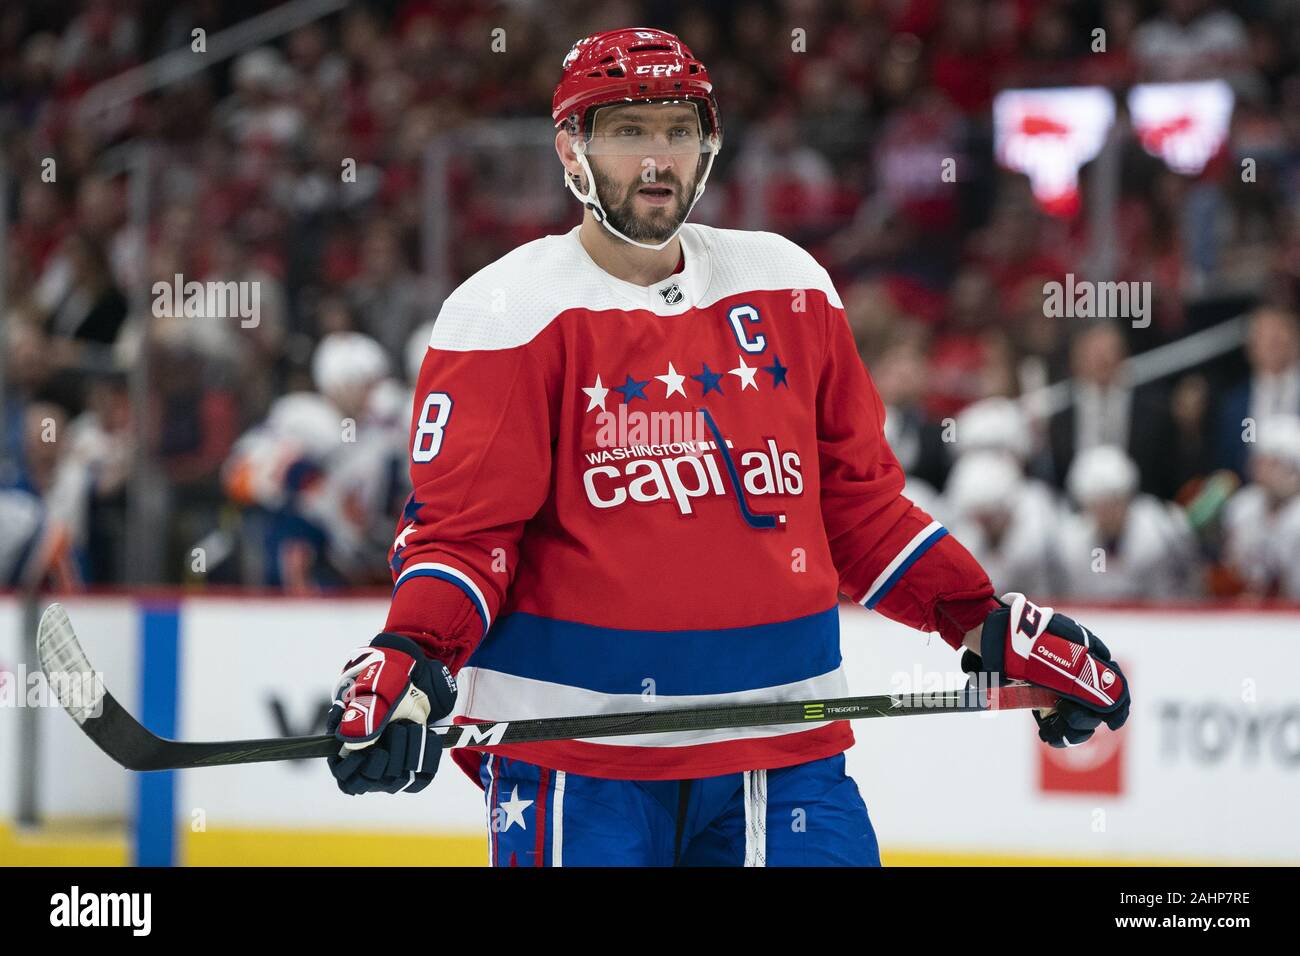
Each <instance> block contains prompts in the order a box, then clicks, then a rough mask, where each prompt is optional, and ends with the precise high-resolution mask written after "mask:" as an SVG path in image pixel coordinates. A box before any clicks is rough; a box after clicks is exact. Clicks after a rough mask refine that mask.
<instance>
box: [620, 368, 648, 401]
mask: <svg viewBox="0 0 1300 956" xmlns="http://www.w3.org/2000/svg"><path fill="white" fill-rule="evenodd" d="M649 384H650V379H646V380H645V381H644V382H638V381H637V380H636V379H634V378H633V377H632V376H631V375H629V376H628V377H627V381H626V382H624V383H623V384H622V385H615V386H614V391H616V392H621V393H622V395H623V404H625V405H626V404H627V403H629V402H631V401H632V399H634V398H641V399H645V401H647V402H648V401H650V399H648V398H646V394H645V387H646V386H647V385H649Z"/></svg>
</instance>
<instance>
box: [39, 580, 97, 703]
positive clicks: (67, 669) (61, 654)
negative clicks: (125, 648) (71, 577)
mask: <svg viewBox="0 0 1300 956" xmlns="http://www.w3.org/2000/svg"><path fill="white" fill-rule="evenodd" d="M36 655H37V657H38V658H39V659H40V662H41V670H43V671H44V672H45V676H46V678H47V679H48V680H49V682H50V689H51V690H52V691H53V692H54V694H55V696H56V697H57V699H58V701H59V703H60V704H62V705H63V709H64V710H66V711H67V712H68V713H69V714H71V715H72V719H73V720H75V721H76V722H77V723H79V724H81V725H83V726H84V725H85V723H86V721H88V720H90V719H91V718H92V717H98V716H100V714H102V713H103V710H104V696H105V691H104V681H103V678H102V677H101V676H100V675H99V674H97V673H96V672H95V669H94V668H93V667H91V666H90V659H89V658H87V657H86V652H85V651H83V650H82V649H81V644H80V642H79V641H78V640H77V634H76V632H75V631H74V630H73V629H72V621H71V620H70V619H69V618H68V612H67V610H66V609H65V608H64V607H63V605H62V604H51V605H50V606H49V607H47V608H46V609H45V612H44V613H43V614H42V615H41V621H40V624H39V625H38V626H37V628H36Z"/></svg>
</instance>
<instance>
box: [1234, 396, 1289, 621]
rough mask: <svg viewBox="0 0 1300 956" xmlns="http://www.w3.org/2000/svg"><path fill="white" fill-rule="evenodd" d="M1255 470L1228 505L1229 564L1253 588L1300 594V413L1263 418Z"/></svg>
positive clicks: (1248, 588) (1246, 586)
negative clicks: (1298, 568) (1299, 506)
mask: <svg viewBox="0 0 1300 956" xmlns="http://www.w3.org/2000/svg"><path fill="white" fill-rule="evenodd" d="M1249 471H1250V475H1251V481H1250V483H1249V484H1247V485H1245V486H1244V487H1242V488H1240V489H1238V490H1237V492H1236V493H1235V494H1234V495H1233V496H1232V497H1231V498H1230V499H1229V500H1228V504H1227V507H1226V508H1225V509H1224V514H1223V529H1224V548H1223V560H1224V564H1225V566H1226V567H1227V568H1228V570H1230V571H1231V572H1232V573H1233V574H1235V575H1236V577H1237V579H1238V580H1239V581H1240V583H1241V586H1242V588H1244V590H1246V591H1247V592H1248V593H1250V594H1254V595H1258V596H1263V597H1276V596H1278V595H1279V594H1281V593H1283V592H1285V593H1286V594H1287V595H1288V596H1290V597H1292V598H1297V597H1300V570H1297V564H1300V524H1297V518H1298V517H1300V514H1297V511H1296V505H1297V502H1300V497H1298V496H1300V417H1298V416H1296V415H1294V414H1285V415H1273V416H1270V417H1268V418H1265V419H1263V420H1261V421H1260V422H1259V427H1258V441H1257V442H1256V445H1255V451H1254V454H1252V455H1251V457H1250V463H1249Z"/></svg>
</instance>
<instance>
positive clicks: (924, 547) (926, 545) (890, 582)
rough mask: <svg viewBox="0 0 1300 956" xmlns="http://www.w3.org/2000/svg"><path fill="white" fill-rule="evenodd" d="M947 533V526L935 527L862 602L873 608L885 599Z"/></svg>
mask: <svg viewBox="0 0 1300 956" xmlns="http://www.w3.org/2000/svg"><path fill="white" fill-rule="evenodd" d="M947 533H948V529H947V528H943V527H939V528H935V529H934V532H933V533H932V534H931V535H930V536H929V537H927V538H926V539H925V540H924V541H922V542H921V543H920V544H918V545H917V546H916V549H915V550H914V551H913V552H912V553H911V554H909V555H908V556H907V558H906V559H905V560H904V561H903V563H902V564H900V565H899V566H898V567H897V568H895V569H894V573H893V574H891V575H890V576H889V577H887V578H886V579H885V581H884V583H883V584H881V585H880V587H878V588H877V589H876V593H875V594H871V595H868V597H867V599H866V600H865V601H863V602H862V603H863V605H864V606H865V607H869V608H873V607H875V606H876V605H877V604H879V603H880V602H881V601H882V600H884V597H885V595H886V594H888V593H889V592H890V589H891V588H893V586H894V585H895V584H897V583H898V579H899V578H901V577H902V576H903V575H904V574H906V573H907V569H908V568H910V567H911V566H912V565H914V564H916V562H917V559H919V558H920V557H921V555H923V554H925V552H927V551H929V550H930V549H931V548H933V547H934V545H935V543H936V542H937V541H938V540H939V539H940V538H942V537H943V536H944V535H946V534H947Z"/></svg>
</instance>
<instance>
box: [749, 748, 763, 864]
mask: <svg viewBox="0 0 1300 956" xmlns="http://www.w3.org/2000/svg"><path fill="white" fill-rule="evenodd" d="M744 786H745V866H767V771H766V770H746V771H745V783H744Z"/></svg>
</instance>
